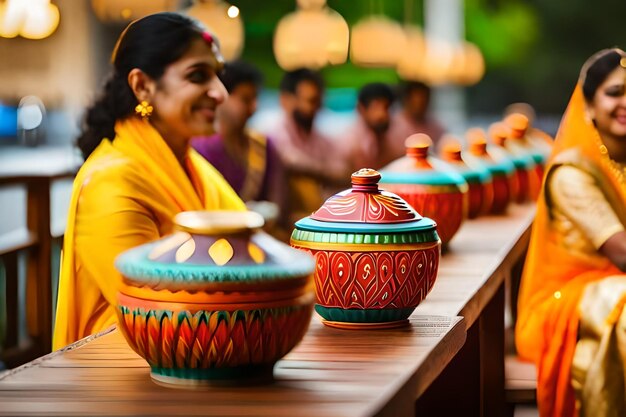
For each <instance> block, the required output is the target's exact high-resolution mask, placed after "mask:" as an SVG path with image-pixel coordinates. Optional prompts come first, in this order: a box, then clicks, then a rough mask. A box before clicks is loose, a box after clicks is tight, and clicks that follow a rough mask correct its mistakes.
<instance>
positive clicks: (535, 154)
mask: <svg viewBox="0 0 626 417" xmlns="http://www.w3.org/2000/svg"><path fill="white" fill-rule="evenodd" d="M504 123H506V124H507V125H508V126H509V128H510V129H511V137H510V139H511V141H512V142H513V143H515V145H516V146H518V147H519V148H520V149H522V150H523V151H524V152H526V153H527V154H528V155H530V156H531V157H532V158H533V161H534V162H535V171H536V173H535V177H536V178H537V179H538V180H539V186H538V187H536V188H535V190H534V192H535V194H534V195H532V196H531V198H532V199H533V200H536V199H537V198H538V197H539V190H540V189H541V181H542V180H543V170H544V166H545V164H546V160H547V157H548V154H546V149H545V148H543V149H541V148H538V147H537V146H536V145H534V144H533V143H532V141H531V139H530V137H529V134H528V129H529V127H530V123H529V120H528V117H526V116H524V115H523V114H521V113H513V114H510V115H508V116H507V117H506V118H505V119H504Z"/></svg>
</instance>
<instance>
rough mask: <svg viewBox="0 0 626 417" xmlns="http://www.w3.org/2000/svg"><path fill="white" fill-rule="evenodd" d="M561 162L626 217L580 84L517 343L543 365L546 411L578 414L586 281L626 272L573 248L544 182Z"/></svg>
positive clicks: (532, 250)
mask: <svg viewBox="0 0 626 417" xmlns="http://www.w3.org/2000/svg"><path fill="white" fill-rule="evenodd" d="M561 165H572V166H575V167H576V168H579V169H582V170H584V171H586V172H587V173H589V174H591V175H593V176H594V178H595V179H596V181H597V185H598V186H599V187H600V188H601V189H602V191H603V193H604V195H605V196H606V197H607V200H608V201H609V202H610V204H611V206H612V207H613V208H614V209H615V212H616V214H617V215H618V217H619V218H620V221H621V222H622V224H626V223H625V217H626V216H625V215H624V213H623V211H624V209H623V208H624V207H626V190H625V187H624V185H623V184H622V183H621V182H620V177H619V175H617V174H616V172H614V170H613V169H612V168H611V165H610V160H609V158H608V156H607V155H606V148H604V149H603V145H602V142H601V140H600V136H599V134H598V132H597V130H596V129H595V127H594V126H593V123H592V122H591V121H590V120H588V118H586V117H585V100H584V97H583V93H582V87H581V86H580V84H579V85H577V87H576V89H575V91H574V93H573V95H572V98H571V100H570V102H569V105H568V108H567V110H566V112H565V115H564V116H563V119H562V121H561V125H560V127H559V132H558V134H557V137H556V140H555V143H554V149H553V151H552V155H551V157H550V160H549V161H548V165H547V167H546V173H547V174H546V178H545V179H544V186H543V190H542V192H541V195H540V197H539V201H538V203H537V214H536V218H535V222H534V225H533V230H532V235H531V242H530V247H529V251H528V256H527V259H526V264H525V266H524V273H523V277H522V285H521V289H520V296H519V304H518V313H519V314H518V322H517V325H516V346H517V350H518V353H519V355H520V356H521V357H522V358H524V359H527V360H531V361H533V362H535V364H536V365H537V371H538V375H537V378H538V380H537V383H538V387H537V402H538V406H539V412H540V415H541V416H542V417H548V416H549V417H557V416H559V417H561V416H574V415H576V414H577V412H576V406H575V397H574V390H573V388H572V384H571V365H572V358H573V355H574V350H575V347H576V342H577V337H578V326H579V317H580V316H579V310H578V308H579V303H580V299H581V297H582V294H583V291H584V290H585V288H586V286H587V284H589V283H591V282H595V281H598V280H600V279H603V278H605V277H608V276H611V275H619V274H621V271H620V270H619V269H618V268H617V267H615V265H613V264H612V263H611V261H610V260H609V259H608V258H606V257H604V256H603V255H602V254H601V253H600V252H595V253H591V254H589V253H581V252H577V251H575V250H572V249H571V248H570V247H568V245H567V244H566V243H565V239H564V236H563V235H562V233H561V231H560V230H559V229H558V228H557V227H555V225H554V222H553V219H552V217H551V212H550V204H551V201H550V196H549V195H548V193H546V189H547V187H546V184H547V183H548V182H549V181H550V176H551V173H553V172H554V169H555V168H557V167H559V166H561Z"/></svg>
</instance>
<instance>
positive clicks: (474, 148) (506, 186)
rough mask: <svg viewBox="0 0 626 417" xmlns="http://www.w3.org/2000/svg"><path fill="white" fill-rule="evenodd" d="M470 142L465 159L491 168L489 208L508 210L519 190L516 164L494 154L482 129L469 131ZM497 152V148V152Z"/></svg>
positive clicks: (498, 212)
mask: <svg viewBox="0 0 626 417" xmlns="http://www.w3.org/2000/svg"><path fill="white" fill-rule="evenodd" d="M466 136H467V140H468V142H469V149H468V152H466V153H465V154H464V157H463V158H464V159H465V161H466V162H467V163H468V164H470V165H479V164H480V165H482V166H484V167H485V168H487V169H488V170H489V173H490V174H491V178H492V184H493V203H492V205H491V208H490V210H489V213H491V214H502V213H505V212H506V209H507V207H508V206H509V203H510V202H511V196H512V195H513V193H514V192H515V191H516V190H517V182H516V180H517V178H516V177H515V165H513V162H512V161H511V160H510V159H508V158H506V156H504V155H501V156H500V157H499V158H498V157H497V155H494V152H493V149H491V150H489V149H488V146H487V137H486V134H485V132H484V131H483V130H482V129H478V128H474V129H469V130H468V131H467V134H466ZM495 153H496V154H497V150H496V152H495Z"/></svg>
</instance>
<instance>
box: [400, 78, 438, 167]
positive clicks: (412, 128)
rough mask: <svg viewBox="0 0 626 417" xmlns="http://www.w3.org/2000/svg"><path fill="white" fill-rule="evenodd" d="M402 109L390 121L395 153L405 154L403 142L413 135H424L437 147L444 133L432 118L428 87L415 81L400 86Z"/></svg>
mask: <svg viewBox="0 0 626 417" xmlns="http://www.w3.org/2000/svg"><path fill="white" fill-rule="evenodd" d="M400 98H401V102H402V108H401V109H400V110H399V111H398V112H397V113H396V114H395V115H394V117H393V118H392V119H391V130H390V132H389V137H390V138H391V141H392V142H391V143H392V145H393V149H394V151H395V153H396V154H397V155H399V156H402V155H404V154H405V153H406V151H405V148H404V141H405V140H406V138H408V137H409V136H411V135H412V134H414V133H426V134H427V135H428V136H430V138H431V139H432V141H433V144H434V147H433V150H434V148H435V147H437V145H438V143H439V139H441V136H443V134H444V133H445V129H444V128H443V126H441V124H440V123H439V122H438V121H437V120H436V119H435V118H433V117H432V116H431V115H430V113H429V111H428V108H429V106H430V87H429V86H428V85H426V84H424V83H421V82H417V81H410V82H405V83H404V84H402V85H401V86H400Z"/></svg>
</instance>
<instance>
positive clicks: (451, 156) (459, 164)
mask: <svg viewBox="0 0 626 417" xmlns="http://www.w3.org/2000/svg"><path fill="white" fill-rule="evenodd" d="M441 157H442V158H443V160H444V161H446V162H447V163H448V164H450V166H451V167H452V168H454V170H455V171H456V172H458V173H459V174H461V176H462V177H463V179H464V180H465V181H467V183H468V184H485V183H488V182H490V181H491V173H490V172H489V170H488V169H487V168H486V167H484V166H482V165H480V164H472V165H470V164H468V163H467V162H466V161H465V159H464V158H463V156H462V146H461V144H460V143H459V142H457V141H450V142H448V143H446V144H445V145H444V146H443V147H442V149H441Z"/></svg>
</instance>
